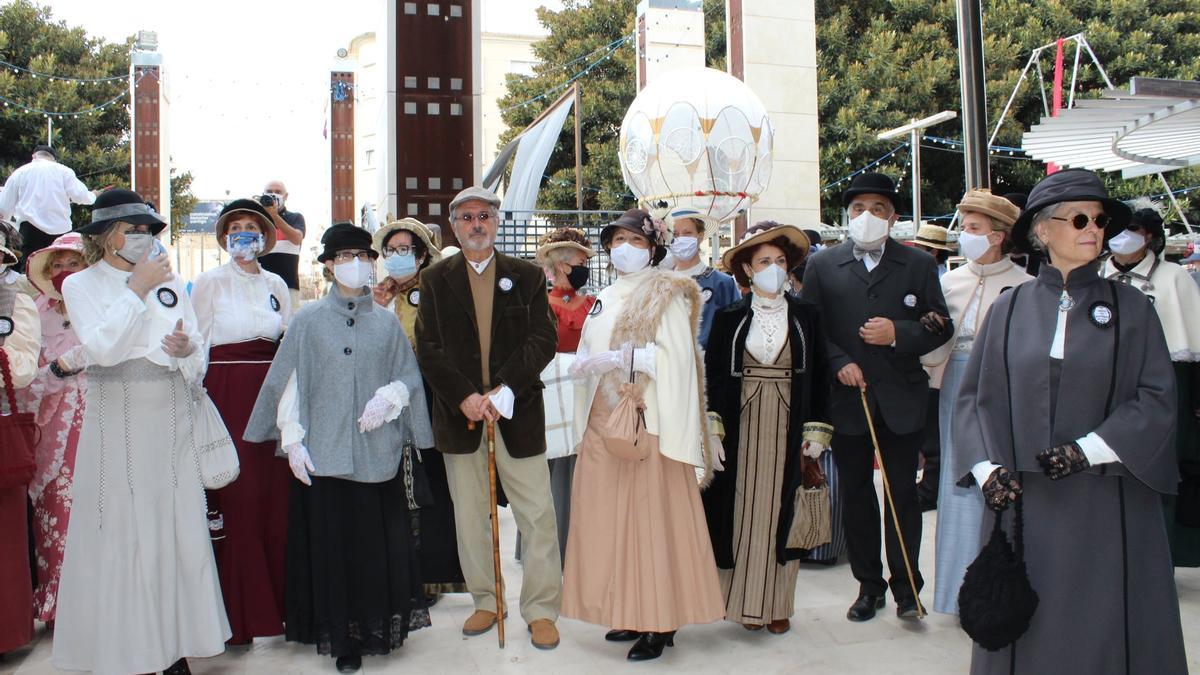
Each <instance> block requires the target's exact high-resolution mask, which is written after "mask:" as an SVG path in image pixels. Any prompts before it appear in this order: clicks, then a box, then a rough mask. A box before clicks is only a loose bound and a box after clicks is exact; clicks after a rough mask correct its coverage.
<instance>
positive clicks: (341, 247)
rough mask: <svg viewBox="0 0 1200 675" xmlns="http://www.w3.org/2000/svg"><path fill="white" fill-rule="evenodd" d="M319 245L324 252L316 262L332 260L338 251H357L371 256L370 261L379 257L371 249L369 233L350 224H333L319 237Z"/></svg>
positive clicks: (376, 252)
mask: <svg viewBox="0 0 1200 675" xmlns="http://www.w3.org/2000/svg"><path fill="white" fill-rule="evenodd" d="M321 243H322V244H324V245H325V250H324V251H321V255H319V256H317V261H318V262H325V261H326V260H333V258H334V256H336V255H337V253H338V251H345V250H348V249H354V248H356V249H359V250H362V251H367V252H368V253H370V254H371V260H375V259H376V258H378V257H379V252H378V251H376V250H375V249H373V248H371V233H370V232H367V231H366V230H364V229H362V228H361V227H358V226H356V225H352V224H350V223H334V224H333V225H330V226H329V229H328V230H325V234H323V235H321Z"/></svg>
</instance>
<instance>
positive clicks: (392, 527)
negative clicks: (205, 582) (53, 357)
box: [244, 223, 433, 672]
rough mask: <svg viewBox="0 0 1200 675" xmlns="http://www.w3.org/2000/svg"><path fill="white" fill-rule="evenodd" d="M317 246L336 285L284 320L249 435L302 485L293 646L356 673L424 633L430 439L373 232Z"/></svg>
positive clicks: (292, 582)
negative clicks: (280, 457)
mask: <svg viewBox="0 0 1200 675" xmlns="http://www.w3.org/2000/svg"><path fill="white" fill-rule="evenodd" d="M322 240H323V242H324V244H325V250H324V251H323V252H322V253H321V255H320V256H318V258H317V260H318V261H320V262H322V263H324V264H325V269H326V270H328V271H329V272H330V273H331V274H332V276H333V278H334V288H333V289H332V290H331V291H330V292H329V293H328V294H327V295H326V296H325V297H324V298H322V299H320V300H319V301H317V302H312V303H309V304H308V305H305V306H304V307H303V308H301V310H300V311H299V312H297V313H296V315H295V316H294V317H292V319H291V321H290V323H289V324H288V329H287V334H286V335H285V336H284V338H283V342H282V343H281V344H280V346H279V351H278V353H277V354H276V355H275V358H274V360H273V361H272V363H271V368H270V370H269V371H268V372H267V377H266V380H265V381H264V382H263V385H262V389H261V390H260V391H259V394H258V400H257V401H256V402H255V404H254V411H253V413H252V414H251V415H250V420H249V421H248V422H247V423H246V432H245V434H244V438H245V439H246V440H247V441H250V442H254V443H262V442H267V441H274V440H279V442H280V445H281V446H282V450H281V452H282V453H283V454H284V455H285V456H286V457H287V461H288V464H289V466H290V467H291V470H292V474H293V475H294V476H295V478H296V480H294V481H292V486H291V498H290V504H289V510H288V521H287V522H288V531H287V562H286V566H287V591H286V593H287V599H286V604H287V611H286V619H285V624H286V628H287V639H288V641H290V642H299V643H302V644H309V645H315V646H316V648H317V652H318V653H321V654H328V655H330V656H332V657H334V658H335V659H337V661H336V665H337V669H338V671H340V672H353V671H355V670H358V669H359V668H360V667H361V665H362V657H363V656H369V655H382V654H387V653H389V652H391V651H392V650H395V649H399V648H400V647H401V645H403V644H404V641H405V640H406V639H407V638H408V634H409V632H410V631H413V630H416V629H418V628H423V627H425V626H428V625H429V610H428V609H427V608H426V601H425V594H424V591H423V589H422V584H421V574H420V565H419V563H418V551H417V537H418V534H419V532H420V524H421V521H420V518H419V515H418V514H419V511H418V509H419V508H420V507H421V506H423V505H424V503H425V502H423V501H418V500H419V499H421V498H422V497H423V495H422V494H421V493H420V492H418V490H417V489H416V486H417V485H424V484H425V481H424V475H423V472H422V469H421V464H420V452H419V450H420V449H422V448H431V447H433V431H432V429H431V428H430V423H429V412H428V409H427V408H426V405H425V387H424V385H423V383H422V381H421V373H420V372H419V371H418V370H417V360H416V356H415V355H414V354H413V350H412V346H411V345H410V344H409V341H408V337H407V336H406V335H405V334H404V331H402V330H401V329H400V321H399V319H397V318H396V315H395V314H393V313H392V312H389V311H387V310H386V309H383V308H381V307H379V306H377V305H376V304H375V303H374V302H373V300H372V294H371V288H370V286H369V285H368V284H369V283H370V278H371V270H372V267H373V264H372V261H374V260H375V259H376V258H377V257H378V256H379V254H378V253H376V252H375V251H374V250H372V249H371V235H370V234H368V233H367V232H366V230H363V229H361V228H358V227H355V226H354V225H351V224H349V223H339V224H337V225H333V226H332V227H330V228H329V229H328V230H327V231H326V233H325V236H324V237H323V238H322ZM356 420H357V422H356Z"/></svg>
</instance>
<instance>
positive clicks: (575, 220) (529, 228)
mask: <svg viewBox="0 0 1200 675" xmlns="http://www.w3.org/2000/svg"><path fill="white" fill-rule="evenodd" d="M621 213H622V212H621V211H552V210H539V211H504V210H501V212H500V229H499V230H498V231H497V233H496V248H497V249H499V250H500V251H502V252H504V253H506V254H508V255H511V256H516V257H519V258H525V259H528V260H533V258H534V255H535V254H536V253H537V248H538V240H539V239H541V238H542V236H543V235H545V234H546V233H547V232H550V231H551V230H555V229H558V228H560V227H574V228H578V229H580V230H583V232H584V233H585V234H587V236H588V239H589V240H591V242H592V249H594V250H595V251H596V255H595V256H594V257H592V258H590V259H589V260H588V269H589V270H590V273H591V274H590V279H589V281H588V284H587V286H586V287H585V290H586V291H587V292H595V291H598V290H599V289H601V288H604V287H605V286H607V285H608V284H609V283H611V282H612V279H611V278H610V277H611V268H610V266H609V264H608V255H607V254H605V253H604V251H603V250H602V249H601V248H600V230H602V229H604V226H605V225H607V224H609V223H611V222H612V221H614V220H616V219H617V217H618V216H620V215H621Z"/></svg>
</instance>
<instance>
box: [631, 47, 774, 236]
mask: <svg viewBox="0 0 1200 675" xmlns="http://www.w3.org/2000/svg"><path fill="white" fill-rule="evenodd" d="M774 136H775V130H774V127H772V126H771V120H770V118H769V117H768V116H767V110H766V108H765V107H764V106H763V104H762V101H760V100H759V99H758V96H756V95H755V94H754V92H753V91H751V90H750V87H748V86H746V84H745V83H744V82H742V81H741V80H739V79H737V78H736V77H733V76H732V75H729V74H728V73H725V72H722V71H719V70H713V69H711V68H681V69H679V70H674V71H671V72H669V73H667V74H664V75H663V76H662V77H660V78H659V79H658V80H656V81H654V82H652V83H650V84H649V85H648V86H647V87H646V88H645V89H643V90H642V92H641V93H640V94H638V95H637V98H635V99H634V100H633V104H632V105H630V106H629V110H628V111H627V112H626V113H625V119H624V121H622V122H621V149H620V152H619V153H618V155H619V157H620V159H621V173H622V175H623V176H624V178H625V183H626V185H628V186H629V189H630V190H632V191H633V194H634V195H635V196H637V198H638V201H639V202H640V203H641V204H643V205H644V206H645V207H647V208H654V207H656V206H657V205H659V203H660V202H666V204H667V205H668V207H670V208H672V209H680V208H686V209H689V210H693V211H696V212H697V213H699V214H700V215H701V216H702V217H703V218H704V219H705V220H708V221H709V222H711V223H724V222H728V221H730V220H733V219H734V218H736V217H737V216H738V214H739V213H741V212H743V211H745V210H746V209H747V208H748V207H749V206H750V204H752V203H754V202H755V201H757V200H758V197H759V195H761V194H762V192H763V191H764V190H766V189H767V185H768V184H769V183H770V182H771V160H772V145H773V142H774Z"/></svg>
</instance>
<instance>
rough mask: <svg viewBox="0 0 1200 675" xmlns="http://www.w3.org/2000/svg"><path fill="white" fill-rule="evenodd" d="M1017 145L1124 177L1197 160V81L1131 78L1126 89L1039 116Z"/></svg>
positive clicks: (1056, 159)
mask: <svg viewBox="0 0 1200 675" xmlns="http://www.w3.org/2000/svg"><path fill="white" fill-rule="evenodd" d="M1021 146H1022V148H1024V150H1025V152H1027V153H1028V154H1029V155H1030V156H1031V157H1034V158H1035V159H1040V160H1042V161H1044V162H1053V163H1055V164H1058V165H1059V166H1063V167H1078V168H1084V169H1091V170H1093V171H1120V172H1121V173H1122V175H1123V176H1124V177H1125V178H1131V177H1134V176H1145V175H1152V174H1156V173H1161V172H1166V171H1173V170H1175V169H1181V168H1184V167H1189V166H1196V165H1200V82H1191V81H1185V80H1160V79H1153V78H1133V80H1131V82H1130V90H1129V92H1124V91H1117V90H1109V91H1106V92H1104V94H1103V97H1102V98H1099V99H1090V100H1077V101H1076V102H1075V107H1073V108H1071V109H1069V110H1063V111H1061V112H1060V113H1059V115H1058V117H1043V118H1042V121H1041V122H1040V123H1038V124H1035V125H1034V126H1033V128H1032V129H1030V130H1029V131H1028V132H1026V134H1025V136H1024V138H1022V140H1021Z"/></svg>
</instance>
